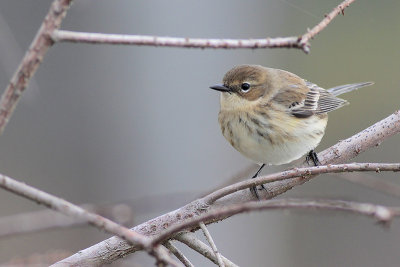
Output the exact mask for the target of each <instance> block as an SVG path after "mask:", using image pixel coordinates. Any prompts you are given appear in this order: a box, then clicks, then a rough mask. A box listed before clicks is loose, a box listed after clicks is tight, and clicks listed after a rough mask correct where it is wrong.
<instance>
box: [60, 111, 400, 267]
mask: <svg viewBox="0 0 400 267" xmlns="http://www.w3.org/2000/svg"><path fill="white" fill-rule="evenodd" d="M399 132H400V112H399V111H396V112H395V113H393V114H391V115H390V116H388V117H387V118H385V119H383V120H381V121H379V122H377V123H375V124H374V125H372V126H370V127H368V128H367V129H365V130H363V131H361V132H359V133H357V134H355V135H353V136H352V137H350V138H347V139H345V140H342V141H340V142H339V143H337V144H336V145H334V146H332V147H330V148H328V149H326V150H324V151H322V152H320V153H319V159H320V161H321V163H322V164H328V163H343V162H346V161H348V160H350V159H352V158H354V157H355V156H357V155H358V154H360V153H362V152H363V151H365V150H367V149H369V148H372V147H375V146H377V145H378V144H380V143H381V142H383V141H384V140H386V139H387V138H388V137H390V136H392V135H394V134H396V133H399ZM310 178H312V176H310V177H308V178H306V179H305V178H290V179H287V180H282V181H276V182H271V183H268V184H266V188H267V190H268V192H269V196H268V197H269V198H272V197H274V196H277V195H279V194H282V193H284V192H286V191H288V190H290V189H291V188H293V187H294V186H296V185H300V184H303V183H304V182H306V181H307V180H308V179H310ZM260 192H261V191H260ZM206 197H207V196H206ZM249 200H254V196H252V194H251V193H250V192H249V190H241V191H238V192H235V193H232V194H230V195H229V196H225V197H223V198H221V199H218V200H217V201H216V202H214V203H213V204H212V205H206V203H205V202H204V201H203V198H200V199H198V200H195V201H193V202H191V203H189V204H186V205H185V206H183V207H181V208H179V209H176V210H174V211H171V212H168V213H166V214H163V215H160V216H158V217H156V218H154V219H151V220H149V221H147V222H144V223H142V224H140V225H137V226H136V227H134V228H133V230H134V231H136V232H138V233H141V234H143V235H146V236H155V237H157V236H158V235H160V233H162V232H163V231H165V230H166V229H168V228H169V227H172V226H173V225H176V224H181V223H184V222H185V221H187V220H190V219H191V218H192V217H196V216H200V215H201V214H203V213H207V212H208V211H209V210H211V209H212V208H217V207H221V206H224V205H232V204H237V203H243V202H246V201H249ZM216 219H218V218H216ZM205 223H207V222H205ZM196 227H197V226H196ZM138 249H139V247H137V246H130V245H129V244H127V243H126V242H125V241H123V240H121V239H119V238H118V237H112V238H109V239H107V240H105V241H102V242H100V243H98V244H96V245H94V246H92V247H89V248H86V249H84V250H82V251H80V252H79V253H76V254H74V255H72V256H70V257H68V258H66V259H64V260H62V261H60V262H58V263H59V264H60V265H62V264H63V263H73V264H76V265H88V264H90V265H91V266H99V265H102V264H105V263H110V262H112V261H114V260H115V259H116V258H120V257H122V256H124V255H127V254H129V253H133V252H135V251H137V250H138ZM99 255H101V256H99Z"/></svg>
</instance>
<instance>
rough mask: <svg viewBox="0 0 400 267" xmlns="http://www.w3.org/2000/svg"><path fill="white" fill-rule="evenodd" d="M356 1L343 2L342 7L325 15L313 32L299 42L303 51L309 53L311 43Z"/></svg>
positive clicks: (306, 34) (304, 35) (310, 31)
mask: <svg viewBox="0 0 400 267" xmlns="http://www.w3.org/2000/svg"><path fill="white" fill-rule="evenodd" d="M354 1H355V0H346V1H343V2H342V3H341V4H340V5H338V6H337V7H335V8H334V9H333V10H332V11H331V12H330V13H329V14H327V15H325V18H324V19H323V20H322V21H321V22H320V23H318V24H317V25H315V26H314V28H312V29H311V30H309V31H308V32H307V33H305V34H303V36H301V39H300V41H299V46H300V47H303V50H304V51H305V52H308V51H309V49H310V44H309V41H310V40H311V39H313V38H314V37H315V36H316V35H317V34H318V33H320V32H321V31H322V30H323V29H325V27H326V26H328V24H329V23H331V21H332V20H333V19H334V18H335V17H336V16H337V15H339V14H340V13H342V14H343V15H344V9H345V8H347V7H348V6H349V5H351V3H353V2H354Z"/></svg>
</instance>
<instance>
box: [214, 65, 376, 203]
mask: <svg viewBox="0 0 400 267" xmlns="http://www.w3.org/2000/svg"><path fill="white" fill-rule="evenodd" d="M371 84H373V83H371V82H364V83H355V84H347V85H341V86H337V87H334V88H331V89H328V90H325V89H323V88H321V87H319V86H317V85H316V84H313V83H310V82H308V81H306V80H304V79H302V78H300V77H298V76H297V75H295V74H293V73H290V72H287V71H284V70H279V69H272V68H266V67H263V66H257V65H239V66H236V67H234V68H233V69H231V70H229V71H228V72H227V73H226V74H225V76H224V79H223V84H222V85H214V86H211V87H210V88H211V89H214V90H218V91H220V92H221V98H220V104H221V109H220V112H219V116H218V120H219V123H220V126H221V130H222V134H223V135H224V137H225V138H226V140H228V141H229V143H230V144H231V145H232V146H233V147H234V148H235V149H236V150H238V151H239V152H240V153H241V154H242V155H244V156H246V157H247V158H250V159H252V160H253V161H255V162H257V163H260V164H262V165H261V168H260V169H259V170H258V171H257V173H256V174H255V175H254V176H253V178H254V177H256V176H257V175H258V173H259V172H260V171H261V169H262V168H263V167H264V166H265V164H268V165H279V164H285V163H289V162H291V161H293V160H296V159H298V158H300V157H301V156H303V155H304V154H306V153H307V152H310V153H309V156H308V157H310V158H311V159H312V160H313V161H314V164H316V165H317V163H318V158H317V156H316V154H315V152H314V148H315V147H316V146H317V145H318V144H319V142H320V141H321V139H322V136H323V135H324V132H325V127H326V124H327V121H328V114H327V113H328V112H329V111H332V110H335V109H338V108H340V107H342V106H343V105H345V104H347V103H348V102H347V101H346V100H343V99H341V98H338V97H336V96H338V95H340V94H343V93H347V92H350V91H352V90H354V89H358V88H360V87H363V86H367V85H371ZM253 192H254V193H256V191H255V189H254V188H253ZM256 195H257V193H256Z"/></svg>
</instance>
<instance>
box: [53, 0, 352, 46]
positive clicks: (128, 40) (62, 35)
mask: <svg viewBox="0 0 400 267" xmlns="http://www.w3.org/2000/svg"><path fill="white" fill-rule="evenodd" d="M354 1H355V0H345V1H343V2H342V3H341V4H340V5H338V6H337V7H335V8H334V9H333V10H332V11H331V12H330V13H329V14H328V15H326V16H325V18H324V19H323V20H322V21H321V22H320V23H318V24H317V25H316V26H314V28H312V30H310V31H308V32H306V33H305V34H303V35H302V36H300V37H298V36H292V37H277V38H261V39H201V38H183V37H159V36H148V35H122V34H104V33H88V32H73V31H63V30H57V31H54V32H53V34H52V39H53V41H54V42H73V43H90V44H113V45H145V46H168V47H186V48H225V49H228V48H229V49H233V48H252V49H255V48H279V47H286V48H299V49H302V50H303V51H304V52H306V53H308V52H309V51H310V44H309V41H310V40H311V39H312V38H313V37H314V36H315V35H317V34H318V33H319V32H321V31H322V30H323V29H324V28H325V27H326V26H328V24H329V23H330V22H331V21H332V20H333V19H334V18H335V17H336V16H337V15H338V14H340V13H341V12H342V13H343V10H344V9H345V8H346V7H348V6H349V5H350V4H351V3H352V2H354Z"/></svg>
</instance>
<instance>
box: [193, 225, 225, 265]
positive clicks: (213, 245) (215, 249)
mask: <svg viewBox="0 0 400 267" xmlns="http://www.w3.org/2000/svg"><path fill="white" fill-rule="evenodd" d="M199 226H200V228H201V230H202V231H203V233H204V236H205V237H206V239H207V241H208V243H209V244H210V246H211V248H212V250H213V252H214V254H215V257H217V261H218V265H219V267H225V265H224V263H223V261H222V258H221V254H220V253H219V252H218V249H217V246H216V245H215V243H214V240H213V238H212V236H211V234H210V232H209V231H208V229H207V227H206V225H205V224H204V223H203V222H200V223H199Z"/></svg>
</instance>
